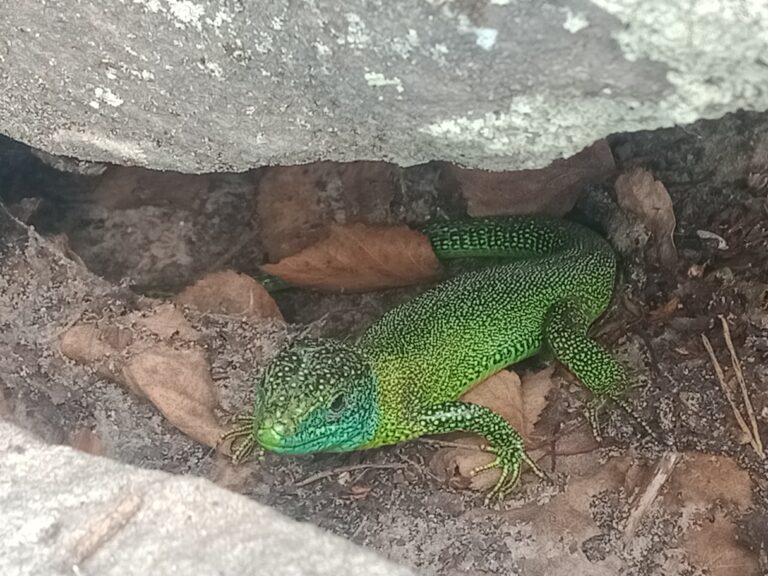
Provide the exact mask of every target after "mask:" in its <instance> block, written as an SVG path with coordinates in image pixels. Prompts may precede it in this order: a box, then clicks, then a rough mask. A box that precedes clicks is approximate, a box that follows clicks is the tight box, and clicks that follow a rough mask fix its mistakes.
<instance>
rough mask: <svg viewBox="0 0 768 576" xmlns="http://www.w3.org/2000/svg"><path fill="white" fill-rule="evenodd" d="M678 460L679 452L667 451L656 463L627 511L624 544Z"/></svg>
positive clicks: (629, 539) (633, 533)
mask: <svg viewBox="0 0 768 576" xmlns="http://www.w3.org/2000/svg"><path fill="white" fill-rule="evenodd" d="M678 460H680V453H679V452H667V453H666V454H664V456H662V458H661V460H659V462H658V464H656V469H655V470H654V472H653V478H651V481H650V482H648V485H647V486H646V488H645V490H644V491H643V493H642V494H641V495H640V497H639V498H637V499H636V500H635V503H634V505H633V506H632V511H631V512H630V513H629V518H628V519H627V526H626V528H625V529H624V545H625V546H627V545H628V544H629V543H630V542H631V540H632V538H634V536H635V532H636V531H637V528H638V526H640V522H641V521H642V519H643V518H644V517H645V516H646V514H648V511H649V510H650V508H651V506H652V505H653V503H654V501H655V500H656V497H657V496H658V495H659V492H660V491H661V488H662V487H663V486H664V484H666V482H667V480H668V479H669V477H670V475H671V474H672V471H673V470H674V469H675V466H676V465H677V462H678Z"/></svg>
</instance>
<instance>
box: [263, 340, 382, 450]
mask: <svg viewBox="0 0 768 576" xmlns="http://www.w3.org/2000/svg"><path fill="white" fill-rule="evenodd" d="M377 407H378V398H377V394H376V378H375V376H374V373H373V369H372V368H371V366H370V364H369V363H368V361H367V360H366V358H365V357H364V356H363V355H362V354H361V353H360V352H359V351H358V350H356V349H355V348H354V347H352V346H348V345H346V344H342V343H341V342H337V341H334V340H303V341H299V342H296V343H294V344H293V345H292V346H290V347H289V348H287V349H285V350H283V351H282V352H280V353H279V354H278V355H277V356H275V358H274V359H273V360H272V362H271V363H270V364H269V366H267V368H266V370H265V372H264V375H263V377H262V379H261V382H260V383H259V385H258V386H257V389H256V399H255V404H254V422H253V433H254V435H255V437H256V440H258V442H259V444H261V446H263V447H264V448H266V449H267V450H271V451H273V452H281V453H284V454H307V453H310V452H342V451H345V450H352V449H354V448H359V447H360V446H361V445H363V444H365V443H366V442H367V441H368V440H370V439H371V438H372V437H373V435H374V432H375V430H376V425H377V423H378V417H379V412H378V408H377Z"/></svg>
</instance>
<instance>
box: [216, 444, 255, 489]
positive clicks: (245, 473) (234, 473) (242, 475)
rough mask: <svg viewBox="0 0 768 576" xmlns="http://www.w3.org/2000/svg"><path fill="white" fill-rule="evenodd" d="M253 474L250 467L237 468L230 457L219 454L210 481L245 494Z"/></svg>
mask: <svg viewBox="0 0 768 576" xmlns="http://www.w3.org/2000/svg"><path fill="white" fill-rule="evenodd" d="M252 473H253V469H252V468H250V467H249V466H237V465H236V464H233V463H232V458H231V457H230V456H228V455H227V454H224V453H222V452H217V454H216V457H215V458H214V460H213V467H212V470H211V474H210V479H211V481H212V482H214V483H215V484H218V485H219V486H221V487H222V488H226V489H227V490H231V491H232V492H239V493H243V492H244V491H245V486H246V484H247V483H248V481H249V480H250V478H251V475H252Z"/></svg>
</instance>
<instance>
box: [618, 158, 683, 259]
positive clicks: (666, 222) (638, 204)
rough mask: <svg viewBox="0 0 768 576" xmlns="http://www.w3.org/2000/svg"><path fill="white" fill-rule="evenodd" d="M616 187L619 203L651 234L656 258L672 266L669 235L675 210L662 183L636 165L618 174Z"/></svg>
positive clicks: (674, 256)
mask: <svg viewBox="0 0 768 576" xmlns="http://www.w3.org/2000/svg"><path fill="white" fill-rule="evenodd" d="M615 187H616V199H617V201H618V203H619V206H620V207H621V208H622V209H623V210H625V211H627V212H631V213H632V214H634V215H635V216H636V217H637V218H639V219H640V221H641V222H643V224H644V225H645V226H646V227H647V228H648V230H650V232H651V234H652V235H653V238H654V244H655V248H656V258H657V260H658V262H659V263H660V264H661V265H663V266H673V265H674V264H675V263H676V262H677V249H676V248H675V242H674V239H673V236H672V235H673V233H674V231H675V225H676V221H675V210H674V206H673V205H672V198H670V196H669V192H667V189H666V187H665V186H664V184H662V183H661V182H660V181H658V180H656V179H655V178H654V176H653V174H652V173H651V172H649V171H648V170H645V169H643V168H635V169H633V170H630V171H629V172H625V173H624V174H622V175H621V176H619V177H618V178H617V179H616V185H615Z"/></svg>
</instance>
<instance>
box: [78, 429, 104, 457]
mask: <svg viewBox="0 0 768 576" xmlns="http://www.w3.org/2000/svg"><path fill="white" fill-rule="evenodd" d="M69 445H70V446H72V448H74V449H76V450H80V451H81V452H85V453H86V454H92V455H94V456H103V455H104V442H103V441H102V439H101V437H100V436H99V435H98V434H97V433H96V431H94V430H91V429H90V428H80V429H79V430H76V431H75V432H73V433H71V434H70V435H69Z"/></svg>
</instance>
